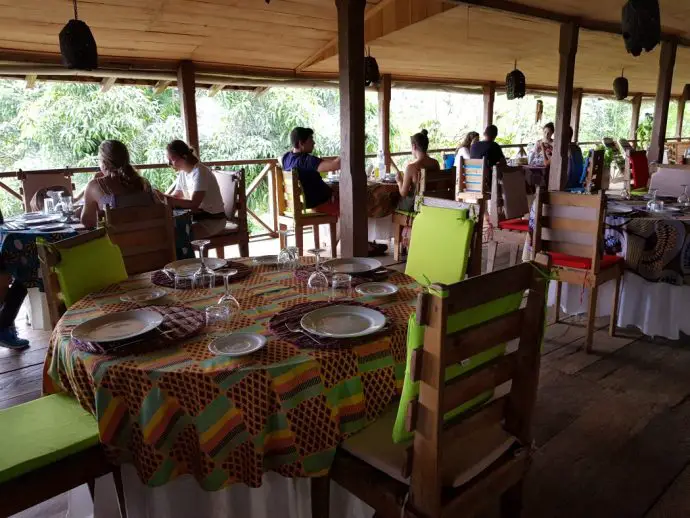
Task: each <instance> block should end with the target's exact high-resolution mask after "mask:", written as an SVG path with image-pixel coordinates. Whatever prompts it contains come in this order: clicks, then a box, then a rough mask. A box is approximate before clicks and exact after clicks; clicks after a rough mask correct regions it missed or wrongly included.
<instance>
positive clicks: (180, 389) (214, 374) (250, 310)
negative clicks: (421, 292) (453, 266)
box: [44, 266, 418, 490]
mask: <svg viewBox="0 0 690 518" xmlns="http://www.w3.org/2000/svg"><path fill="white" fill-rule="evenodd" d="M390 281H391V282H393V283H395V284H397V285H398V286H399V288H400V291H399V292H398V295H397V296H396V297H395V298H393V299H387V300H385V301H377V300H376V299H373V298H371V297H362V296H357V297H356V300H358V301H361V302H364V303H367V304H372V305H376V306H379V307H381V308H382V309H383V310H385V312H386V314H387V315H388V316H389V317H390V319H391V321H392V323H393V324H394V325H392V326H391V332H390V333H389V334H386V335H382V336H376V337H374V338H373V339H372V340H371V341H369V342H366V343H363V344H359V345H356V346H354V347H352V348H349V349H344V350H334V351H331V350H314V349H299V348H298V347H296V346H295V345H294V343H292V342H290V341H289V340H284V339H278V338H272V339H271V340H269V342H268V345H267V346H266V347H265V348H263V349H262V350H260V351H257V352H256V353H254V354H252V355H249V356H245V357H241V358H229V357H225V356H214V355H212V354H211V353H210V352H209V350H208V344H209V342H210V341H211V340H212V339H213V337H214V336H218V335H222V334H226V333H227V332H230V331H236V330H244V331H254V332H259V333H263V334H266V333H268V330H267V323H268V320H269V319H270V318H271V317H272V316H273V315H275V314H276V313H278V312H279V311H281V310H284V309H286V308H289V307H291V306H293V305H295V304H299V303H303V302H309V301H326V300H328V293H327V292H323V293H316V294H315V293H310V292H309V290H308V288H306V287H305V286H304V285H303V284H302V283H299V282H298V281H297V280H296V279H295V277H294V274H293V272H292V271H278V270H276V269H275V268H274V267H270V266H259V267H254V268H253V270H252V274H251V275H250V276H249V277H247V278H246V279H244V280H243V281H242V282H241V283H237V284H235V285H233V289H232V293H233V295H234V296H235V297H236V298H237V299H238V300H239V302H240V304H241V307H242V308H243V310H242V311H241V312H240V313H238V314H237V315H235V316H234V317H233V318H232V320H231V321H230V322H228V323H227V324H225V325H224V326H221V327H220V328H216V327H214V328H213V329H212V330H210V332H205V333H202V334H201V335H197V336H195V337H192V338H190V339H188V340H186V341H183V342H180V343H178V344H176V345H175V346H172V347H170V348H168V349H165V350H160V351H157V352H152V353H147V354H140V355H130V356H108V355H94V354H89V353H84V352H81V351H79V350H77V349H75V348H74V347H73V346H71V345H70V337H69V333H70V330H71V329H72V328H73V326H74V325H76V324H78V323H80V322H83V321H85V320H87V319H89V318H93V317H96V316H99V315H103V314H105V313H111V312H115V311H121V310H123V309H129V307H130V306H128V305H126V304H123V303H122V302H120V295H121V294H122V293H123V292H124V291H127V290H131V289H137V288H143V287H147V286H151V282H150V276H149V275H147V274H143V275H139V276H136V277H134V278H132V279H130V280H128V281H126V282H124V283H122V284H121V285H119V286H112V287H110V288H109V289H107V290H104V291H103V292H100V293H97V294H92V295H89V296H88V297H86V298H85V299H83V300H81V301H79V302H77V303H76V304H75V305H74V306H73V307H72V308H71V309H70V310H69V311H68V312H67V313H66V314H65V315H64V316H63V318H62V319H61V321H60V322H59V323H58V325H57V327H56V329H55V330H54V332H53V335H52V337H51V344H50V348H49V350H48V354H47V357H46V364H45V368H46V376H45V377H44V389H45V390H46V391H48V392H51V391H59V390H66V391H68V392H70V393H72V394H74V395H75V396H76V397H77V399H78V400H79V402H80V403H81V405H82V406H83V407H84V408H86V409H87V410H89V411H90V412H91V413H93V414H94V415H95V416H96V417H97V419H98V424H99V431H100V440H101V442H102V443H103V444H104V445H105V446H106V449H107V451H108V453H109V454H110V455H111V457H112V458H113V460H114V461H115V462H119V463H122V462H131V463H133V464H134V466H135V467H136V469H137V472H138V473H139V476H140V477H141V480H142V481H143V482H144V483H146V484H148V485H149V486H159V485H162V484H165V483H167V482H169V481H171V480H173V479H175V478H176V477H178V476H180V475H184V474H190V475H192V476H194V477H195V478H196V480H197V481H198V482H199V484H200V485H201V487H202V488H204V489H206V490H217V489H220V488H223V487H225V486H227V485H230V484H234V483H236V482H243V483H245V484H247V485H249V486H250V487H258V486H259V485H260V484H261V476H262V474H263V473H264V472H266V471H269V470H270V471H275V472H277V473H279V474H281V475H283V476H287V477H299V476H319V475H323V474H325V473H327V472H328V470H329V467H330V465H331V462H332V460H333V456H334V454H335V449H336V446H337V445H338V444H339V443H340V442H341V441H342V440H343V439H344V438H345V437H347V436H348V435H349V434H351V433H353V432H356V431H358V430H360V429H361V428H363V427H364V426H365V425H366V424H367V423H368V422H370V421H371V420H373V419H375V418H376V417H377V416H379V415H381V414H382V413H383V411H384V409H385V408H386V407H387V405H388V404H389V403H391V401H392V400H393V399H394V398H395V397H396V396H397V395H398V394H399V393H400V390H401V388H402V381H403V377H404V370H405V363H404V362H405V340H406V327H405V326H406V323H407V319H408V318H409V315H410V314H411V313H412V312H413V311H414V303H415V299H416V294H417V290H418V285H417V284H416V283H414V282H413V281H412V280H411V279H410V278H409V277H407V276H405V275H404V274H401V273H395V274H393V275H392V276H391V278H390ZM278 287H285V288H287V289H285V290H278V291H276V288H278ZM221 293H222V288H216V289H214V290H189V291H174V292H172V293H171V294H170V295H169V297H170V298H171V300H172V303H173V304H175V305H186V306H190V307H193V308H195V309H202V308H204V307H206V306H208V305H210V304H213V303H215V302H216V301H217V300H218V298H219V297H220V295H221Z"/></svg>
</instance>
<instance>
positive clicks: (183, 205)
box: [165, 191, 206, 210]
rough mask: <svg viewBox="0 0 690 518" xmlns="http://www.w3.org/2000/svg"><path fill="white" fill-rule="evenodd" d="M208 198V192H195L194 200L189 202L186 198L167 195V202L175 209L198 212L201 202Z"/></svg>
mask: <svg viewBox="0 0 690 518" xmlns="http://www.w3.org/2000/svg"><path fill="white" fill-rule="evenodd" d="M205 197H206V191H194V194H192V199H191V200H188V199H186V198H182V197H176V196H174V195H172V196H171V195H168V194H166V195H165V198H166V200H167V201H168V205H170V206H171V207H172V208H174V209H191V210H198V209H199V206H200V205H201V202H203V201H204V198H205Z"/></svg>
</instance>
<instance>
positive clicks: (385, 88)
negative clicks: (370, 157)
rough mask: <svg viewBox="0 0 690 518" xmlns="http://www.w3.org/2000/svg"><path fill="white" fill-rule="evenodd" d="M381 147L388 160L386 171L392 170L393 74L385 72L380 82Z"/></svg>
mask: <svg viewBox="0 0 690 518" xmlns="http://www.w3.org/2000/svg"><path fill="white" fill-rule="evenodd" d="M379 128H380V132H381V135H380V137H379V138H380V142H381V145H380V146H379V149H381V150H383V156H384V158H385V160H386V173H390V171H391V76H390V74H383V75H382V76H381V83H379Z"/></svg>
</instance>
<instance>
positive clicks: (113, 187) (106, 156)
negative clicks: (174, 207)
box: [81, 140, 157, 228]
mask: <svg viewBox="0 0 690 518" xmlns="http://www.w3.org/2000/svg"><path fill="white" fill-rule="evenodd" d="M98 165H99V167H100V169H101V170H100V172H99V173H96V175H95V176H94V178H93V180H91V181H90V182H89V183H88V184H87V186H86V189H84V209H83V210H82V213H81V222H82V224H83V225H84V226H85V227H87V228H94V227H95V226H96V224H97V223H98V216H99V213H100V212H101V211H103V210H105V207H106V206H110V207H111V208H113V209H121V208H124V207H139V206H143V205H150V204H153V203H156V201H157V200H156V197H155V196H154V194H153V191H152V189H151V185H150V184H149V182H148V181H147V180H146V179H145V178H144V177H142V176H141V175H140V174H139V173H138V172H137V170H136V169H134V167H132V164H131V163H130V162H129V151H128V150H127V146H125V145H124V144H123V143H122V142H120V141H119V140H104V141H103V142H101V145H100V146H99V148H98Z"/></svg>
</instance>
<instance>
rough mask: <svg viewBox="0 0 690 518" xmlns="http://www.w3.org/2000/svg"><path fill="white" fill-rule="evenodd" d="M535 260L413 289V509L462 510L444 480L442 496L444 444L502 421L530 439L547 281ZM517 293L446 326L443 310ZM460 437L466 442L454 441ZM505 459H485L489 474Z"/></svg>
mask: <svg viewBox="0 0 690 518" xmlns="http://www.w3.org/2000/svg"><path fill="white" fill-rule="evenodd" d="M540 260H541V261H542V264H541V265H540V264H537V263H522V264H520V265H518V266H513V267H511V268H507V269H505V270H500V271H497V272H494V273H490V274H487V275H482V276H480V277H475V278H472V279H468V280H465V281H463V282H459V283H457V284H452V285H445V286H444V285H432V286H431V290H430V291H431V292H432V293H423V294H421V295H420V296H419V299H418V302H417V321H418V323H420V324H423V325H425V326H426V328H425V332H424V345H423V347H422V348H420V349H417V351H416V352H415V353H414V354H413V357H412V359H411V371H412V379H413V380H414V381H419V382H420V383H419V397H418V399H417V400H416V401H415V400H413V401H412V402H411V403H410V405H409V406H408V412H407V415H408V417H409V419H408V426H407V428H408V430H410V431H411V430H414V431H415V437H414V442H413V446H412V455H411V458H412V467H411V481H410V504H411V506H412V509H413V511H414V512H416V513H418V515H419V516H441V515H443V516H460V515H464V514H465V512H467V510H463V509H462V505H463V502H459V501H458V500H459V498H456V499H454V498H453V496H454V495H453V493H452V492H449V491H448V488H446V489H445V495H446V497H447V498H442V493H443V492H444V484H443V479H442V473H447V472H448V471H449V469H446V468H450V470H452V467H453V466H454V463H455V462H456V460H455V457H454V456H453V454H452V452H453V450H456V451H457V450H458V448H457V446H461V447H463V448H465V451H466V450H467V449H471V448H472V443H471V442H469V441H467V437H468V436H475V437H476V436H478V435H483V434H484V433H491V431H492V430H494V429H496V428H498V427H502V428H503V429H504V430H505V431H506V432H507V433H508V434H510V435H512V436H514V437H515V438H517V439H518V440H519V441H520V443H521V445H522V446H524V447H525V448H529V447H530V445H531V443H532V435H531V421H532V413H533V409H534V402H535V399H536V393H537V384H538V380H539V362H540V347H541V337H542V333H543V330H544V318H545V315H544V306H545V301H546V293H547V285H548V281H547V279H548V258H543V257H540ZM525 293H526V294H527V296H526V300H525V302H524V303H523V304H517V305H516V308H515V309H514V310H513V311H511V312H509V313H506V314H503V315H500V316H498V317H496V318H492V319H490V320H488V321H485V322H482V323H480V324H478V325H474V326H471V327H468V328H465V329H462V330H460V331H455V332H451V333H449V331H448V320H449V318H450V317H451V316H453V315H456V314H458V313H460V312H463V311H466V310H469V309H472V308H476V307H478V306H481V305H483V304H487V303H491V302H492V301H496V300H498V299H502V298H504V297H507V296H510V295H516V296H517V294H520V295H521V296H523V297H524V295H525ZM514 339H517V340H518V344H517V348H516V349H515V350H514V351H512V352H508V353H506V354H504V355H501V356H499V357H497V358H495V359H494V360H491V361H489V362H487V363H485V364H483V365H481V366H479V367H477V368H475V369H473V370H470V371H468V372H467V373H465V374H462V375H460V376H458V377H457V378H454V379H451V380H449V381H446V380H445V372H446V369H447V367H449V366H451V365H456V364H462V363H463V362H464V361H465V360H467V359H469V358H471V357H473V356H475V355H477V354H480V353H483V352H485V351H489V350H490V349H493V348H495V347H497V346H499V345H500V344H504V343H506V342H510V341H512V340H514ZM510 381H512V383H510V385H509V386H508V382H510ZM493 389H498V390H496V391H495V392H494V397H493V399H492V400H490V401H488V402H486V403H485V404H483V405H482V406H480V407H478V408H477V409H475V410H473V411H471V412H467V413H464V414H460V415H459V416H457V417H455V418H453V419H451V420H448V421H445V422H444V419H443V416H444V414H446V413H447V412H449V411H451V410H453V409H455V408H458V407H459V406H460V405H462V404H464V403H466V402H469V401H471V400H472V399H474V398H476V397H478V396H480V395H481V394H484V393H486V392H487V391H490V390H493ZM501 394H502V395H501ZM475 434H476V435H475ZM463 439H464V440H466V442H467V444H462V441H463ZM523 452H524V450H523ZM525 456H526V455H525ZM510 466H511V464H510V463H507V464H505V465H503V466H501V467H498V468H494V469H495V470H496V471H494V472H493V473H492V472H491V470H492V467H489V468H487V471H489V473H491V474H494V475H497V471H499V472H500V470H501V469H510ZM522 469H524V466H522ZM522 473H524V471H520V477H521V476H522ZM487 477H490V475H487ZM479 478H480V479H481V476H479ZM494 480H495V479H494ZM518 480H519V478H518ZM516 482H517V480H516ZM479 483H480V482H479ZM494 492H495V491H494ZM458 496H460V495H458ZM454 502H457V503H455V505H454ZM442 507H443V514H442V513H441V508H442ZM454 513H457V514H454ZM415 516H417V515H416V514H415Z"/></svg>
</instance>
